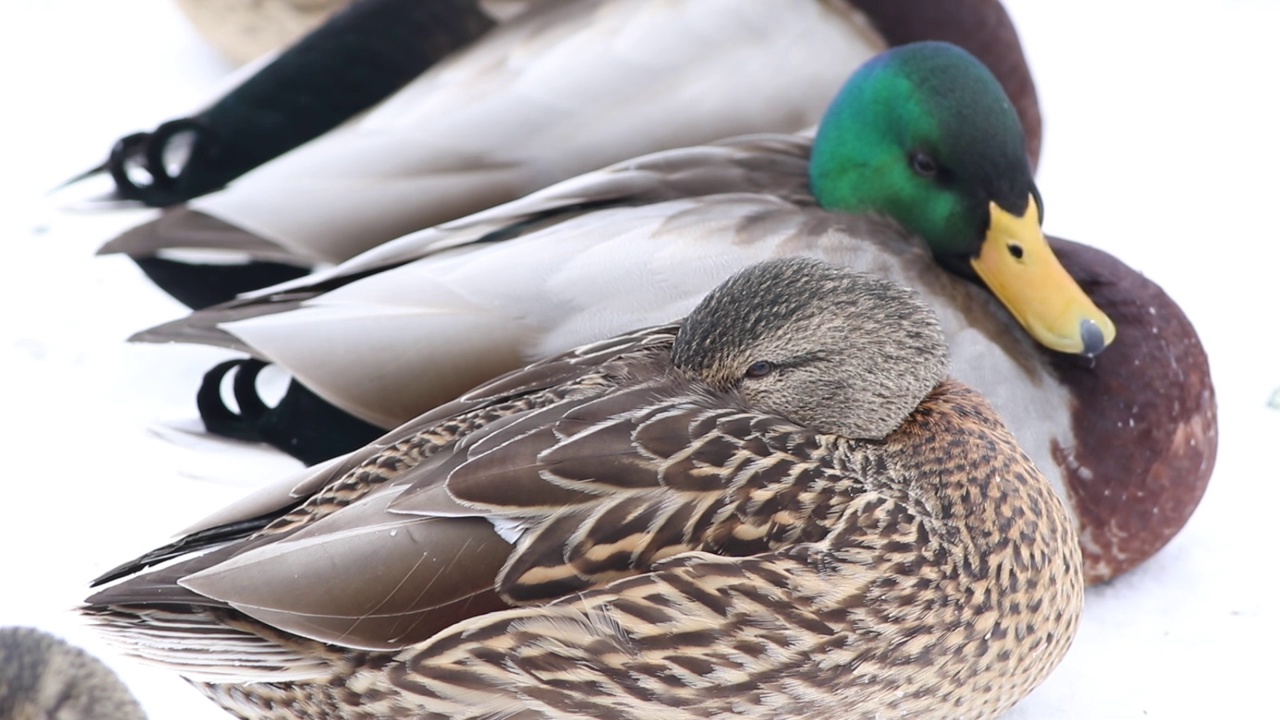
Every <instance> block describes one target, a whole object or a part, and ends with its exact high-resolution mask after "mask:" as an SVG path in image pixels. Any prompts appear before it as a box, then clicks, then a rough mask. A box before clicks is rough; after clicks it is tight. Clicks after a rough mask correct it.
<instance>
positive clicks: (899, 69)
mask: <svg viewBox="0 0 1280 720" xmlns="http://www.w3.org/2000/svg"><path fill="white" fill-rule="evenodd" d="M1026 157H1027V154H1026V152H1025V148H1024V145H1023V141H1022V136H1021V131H1020V128H1019V124H1018V120H1017V118H1016V116H1015V115H1014V113H1013V112H1012V110H1011V107H1010V104H1009V102H1008V100H1007V99H1006V98H1005V96H1004V94H1003V93H1002V92H1001V90H1000V86H999V84H998V83H997V82H996V81H995V80H994V78H993V77H992V76H991V74H990V73H989V72H987V71H986V69H985V68H983V66H982V65H981V64H980V63H978V62H977V61H976V60H974V58H973V57H972V56H970V55H969V54H967V53H965V52H964V51H963V50H960V49H958V48H956V47H954V46H951V45H947V44H943V43H922V44H911V45H907V46H902V47H899V48H895V49H893V50H890V51H888V52H887V53H885V54H883V55H881V56H880V57H878V58H877V59H875V60H874V61H872V62H870V63H867V64H866V65H864V66H862V67H861V68H860V69H859V70H858V71H857V72H856V73H855V74H854V75H853V77H852V78H851V79H850V80H849V83H848V84H847V86H846V87H845V88H844V90H842V91H841V93H840V94H839V95H838V96H837V98H836V100H835V101H834V103H833V104H832V106H831V109H830V111H829V112H828V113H827V115H826V117H825V119H824V121H823V123H822V125H821V127H820V129H819V130H818V132H817V135H816V138H815V139H813V140H812V141H811V140H810V139H808V138H806V137H800V136H794V135H755V136H749V137H744V138H738V139H733V140H728V141H725V142H721V143H718V144H713V145H705V146H698V147H691V148H684V149H678V150H672V151H665V152H660V153H656V154H652V155H648V156H643V157H640V158H637V159H634V160H631V161H628V162H625V163H621V164H618V165H615V166H612V167H610V168H607V169H605V170H602V171H598V172H595V173H590V174H587V175H584V176H581V177H578V178H574V179H571V180H568V181H565V182H563V183H560V184H557V185H555V186H552V187H550V188H547V189H545V190H543V191H540V192H538V193H535V194H533V195H530V196H528V197H525V198H523V199H520V200H517V201H514V202H512V203H508V204H505V205H502V206H498V207H496V208H492V209H490V210H487V211H484V212H481V213H478V214H475V215H472V216H469V217H467V218H463V219H460V220H457V221H454V222H451V223H446V224H444V225H441V226H438V227H435V228H431V229H428V230H425V231H422V232H419V233H415V234H411V235H408V236H406V237H404V238H401V239H399V240H396V241H393V242H391V243H387V244H385V245H383V246H380V247H379V248H376V249H374V250H372V251H369V252H368V253H365V254H364V255H362V256H359V257H357V258H354V259H352V260H351V261H349V262H347V263H344V264H342V265H339V266H337V267H336V268H334V269H332V270H330V271H326V272H321V273H318V274H316V275H315V276H312V277H310V278H308V279H306V280H304V281H297V282H294V283H292V284H287V285H282V286H279V287H277V288H273V289H270V290H264V291H262V292H259V293H256V294H250V295H247V296H245V297H244V298H242V299H240V300H237V301H234V302H231V303H228V304H225V305H222V306H219V307H216V308H211V309H209V310H205V311H201V312H197V313H194V314H192V315H190V316H188V317H187V318H185V319H183V320H179V321H177V322H175V323H172V324H169V325H165V326H161V327H159V328H155V329H152V330H150V331H145V332H143V333H141V334H140V335H139V336H138V338H137V339H140V340H148V341H156V342H166V341H182V342H203V343H209V344H215V345H225V346H228V347H232V348H235V349H238V350H240V351H243V352H246V353H248V354H250V355H251V356H253V358H255V360H250V361H248V362H242V363H239V368H240V370H241V374H240V375H237V377H236V378H235V383H234V384H235V386H236V388H237V395H238V400H239V406H240V409H241V410H242V411H243V414H242V415H240V416H237V415H235V414H234V413H231V412H230V411H229V410H228V409H227V408H226V407H225V405H224V404H223V402H222V400H221V398H220V396H219V394H218V385H219V382H220V381H221V379H222V376H223V375H224V374H226V373H227V372H229V371H230V370H231V369H230V368H228V367H226V366H220V367H219V368H215V369H214V371H211V373H210V375H209V377H208V378H207V381H206V387H205V389H204V390H203V391H202V393H201V405H202V416H203V417H204V419H205V422H206V425H207V427H208V428H209V429H210V430H211V431H213V432H215V433H219V434H226V435H231V436H234V437H240V438H245V439H264V440H269V441H271V442H272V443H273V444H275V445H276V446H277V447H280V448H283V449H285V450H287V451H289V452H291V453H293V454H294V455H295V456H297V457H300V458H302V459H304V460H305V461H307V462H317V461H319V460H322V459H324V458H327V457H332V456H333V455H334V454H337V453H339V452H341V451H345V450H349V449H352V448H354V447H358V446H359V445H360V444H363V443H364V442H367V441H369V440H370V439H372V438H373V437H376V436H377V435H378V434H379V433H381V432H382V431H383V430H384V429H386V428H390V427H394V426H396V425H397V424H400V423H402V422H405V421H407V420H409V419H410V418H413V417H414V416H416V415H418V414H420V413H422V412H424V411H426V410H428V409H430V408H432V407H434V406H436V405H439V404H441V403H443V402H446V401H448V400H449V399H451V398H453V397H455V396H456V395H457V394H458V393H460V392H463V391H464V390H465V389H467V388H468V387H471V386H473V385H475V384H476V383H479V382H482V381H484V380H485V379H488V378H491V377H493V376H496V375H498V374H500V373H502V372H506V371H509V370H511V369H513V368H517V367H520V366H521V365H523V364H524V363H527V362H528V361H530V360H533V359H538V358H545V357H549V356H552V355H555V354H557V353H559V352H563V351H565V350H567V349H569V348H571V347H574V346H576V345H579V344H582V343H586V342H590V341H593V340H599V339H601V338H605V337H609V336H611V335H615V334H618V333H621V332H625V331H627V330H629V329H632V328H636V327H644V326H647V325H652V324H655V323H658V322H665V321H667V320H669V319H670V318H674V317H680V316H682V315H683V314H685V313H687V312H689V310H690V309H692V307H693V306H694V305H695V304H696V303H697V301H698V300H699V299H700V298H701V297H702V296H703V295H704V294H705V293H706V292H708V291H709V290H710V289H711V288H712V287H714V286H715V285H716V284H717V283H719V282H722V281H723V280H724V279H725V278H727V277H728V276H729V275H730V274H732V273H733V272H734V271H735V270H737V269H740V268H742V267H745V266H747V265H750V264H752V263H755V262H759V261H761V260H765V259H768V258H772V257H782V256H793V255H807V256H814V257H820V258H823V259H825V260H827V261H829V262H833V263H836V264H838V265H842V266H846V267H852V268H856V269H859V270H863V271H869V272H873V273H876V274H878V275H881V276H884V277H887V278H891V279H893V280H895V281H897V282H900V283H902V284H905V285H907V286H908V287H912V288H915V289H917V290H919V291H920V292H921V293H922V294H923V295H924V297H925V298H926V299H927V300H928V301H929V302H930V303H931V304H932V305H933V307H934V309H935V310H936V311H937V312H938V314H939V316H940V318H941V322H942V326H943V329H944V331H945V332H946V334H947V338H948V342H949V343H950V344H951V348H952V359H953V367H952V370H953V372H954V373H955V375H956V376H957V377H958V378H959V379H961V380H963V381H965V382H967V383H969V384H971V385H973V386H975V387H977V388H978V389H979V390H980V391H981V392H983V393H984V394H985V395H986V396H987V397H988V398H990V399H991V401H992V403H993V404H994V405H995V407H996V409H997V410H998V411H999V412H1000V414H1001V416H1002V417H1003V418H1004V420H1005V422H1007V423H1008V425H1009V427H1010V428H1011V430H1012V431H1013V433H1014V434H1015V435H1016V436H1017V437H1018V440H1019V442H1020V443H1021V445H1022V446H1023V447H1024V448H1025V449H1026V450H1027V452H1028V453H1029V454H1030V455H1031V457H1032V458H1033V459H1034V460H1035V461H1036V463H1037V464H1038V465H1039V466H1040V468H1041V470H1042V471H1043V472H1045V474H1046V475H1047V476H1048V477H1049V479H1050V481H1051V482H1052V483H1053V485H1054V486H1055V487H1056V488H1057V489H1058V491H1059V493H1060V494H1061V495H1062V497H1064V498H1066V499H1067V500H1068V506H1069V507H1070V508H1071V509H1072V510H1073V512H1074V514H1075V518H1076V522H1077V525H1078V528H1079V531H1080V535H1081V537H1082V539H1083V541H1084V543H1085V545H1084V551H1085V563H1086V573H1087V577H1088V578H1089V580H1091V581H1099V580H1103V579H1106V578H1110V577H1112V576H1114V575H1116V574H1118V573H1120V572H1123V571H1124V570H1126V569H1128V568H1131V567H1133V566H1134V565H1136V564H1138V563H1139V562H1141V561H1142V560H1144V559H1146V558H1147V557H1150V556H1151V555H1152V554H1153V553H1154V552H1155V551H1157V550H1158V549H1160V548H1161V547H1162V546H1163V545H1164V544H1165V543H1166V542H1168V540H1169V539H1170V538H1172V537H1173V535H1174V534H1175V533H1176V532H1177V531H1178V530H1179V529H1181V527H1182V526H1183V524H1184V523H1185V522H1186V520H1187V519H1188V517H1189V516H1190V514H1191V512H1192V510H1194V509H1195V507H1196V504H1197V503H1198V502H1199V499H1200V497H1201V495H1202V494H1203V491H1204V488H1205V485H1206V483H1207V482H1208V479H1209V476H1210V473H1211V471H1212V468H1213V461H1214V457H1215V453H1216V448H1217V421H1216V406H1215V400H1214V394H1213V387H1212V383H1211V382H1210V378H1209V371H1208V364H1207V360H1206V357H1205V354H1204V351H1203V349H1202V348H1201V346H1200V343H1199V340H1198V338H1197V336H1196V333H1195V331H1194V329H1193V328H1192V327H1191V325H1190V323H1189V322H1188V320H1187V318H1186V317H1185V316H1184V315H1183V314H1182V312H1181V311H1180V310H1179V308H1178V306H1177V304H1176V303H1174V302H1173V300H1172V299H1170V298H1169V297H1168V296H1167V295H1165V294H1164V292H1163V291H1162V290H1161V289H1160V288H1159V287H1158V286H1157V285H1156V284H1155V283H1153V282H1151V281H1150V280H1148V279H1147V278H1145V277H1143V276H1142V275H1141V274H1140V273H1138V272H1136V271H1134V270H1133V269H1131V268H1129V267H1127V266H1125V265H1124V264H1123V263H1121V262H1120V261H1118V260H1116V259H1115V258H1113V257H1111V256H1109V255H1107V254H1106V253H1103V252H1101V251H1098V250H1095V249H1092V248H1089V247H1086V246H1083V245H1078V244H1075V243H1070V242H1067V241H1060V240H1053V241H1052V242H1051V243H1046V241H1045V239H1044V237H1043V236H1042V235H1041V232H1040V226H1039V218H1040V217H1041V216H1042V203H1041V199H1040V196H1039V193H1038V192H1037V190H1036V188H1035V184H1034V182H1033V181H1032V178H1031V171H1030V168H1029V166H1028V162H1027V160H1026ZM1055 255H1056V258H1055ZM1059 260H1060V261H1061V264H1060V263H1059ZM1064 267H1065V270H1064ZM1081 286H1083V288H1084V290H1085V291H1087V292H1082V290H1081ZM1108 343H1110V345H1109V346H1107V344H1108ZM1104 346H1107V347H1106V350H1105V352H1103V347H1104ZM260 361H267V362H273V363H276V364H278V365H279V366H281V367H283V368H284V369H286V370H287V371H288V372H289V373H292V375H293V377H294V379H295V382H294V383H293V385H292V386H291V388H290V390H289V392H288V393H287V394H286V395H285V398H284V400H283V401H282V402H281V403H280V405H278V406H276V407H274V408H269V407H267V406H266V405H265V404H263V403H262V402H261V400H260V398H258V396H257V394H256V390H255V387H254V382H253V381H254V374H255V372H256V369H257V368H258V367H260V364H259V363H260ZM236 364H237V362H236V361H233V362H232V363H231V365H236ZM329 404H332V405H333V406H336V407H337V408H340V409H341V411H343V412H342V413H339V414H338V417H337V419H335V418H334V414H333V413H326V412H325V408H326V407H329Z"/></svg>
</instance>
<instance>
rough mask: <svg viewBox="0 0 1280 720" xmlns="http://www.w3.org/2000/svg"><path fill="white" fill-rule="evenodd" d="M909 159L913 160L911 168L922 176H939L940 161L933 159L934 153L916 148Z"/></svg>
mask: <svg viewBox="0 0 1280 720" xmlns="http://www.w3.org/2000/svg"><path fill="white" fill-rule="evenodd" d="M908 160H909V161H910V162H911V170H912V171H913V172H914V173H915V174H917V175H919V176H920V177H926V178H931V177H935V176H937V174H938V163H937V161H935V160H934V159H933V156H932V155H930V154H928V153H925V152H920V151H919V150H915V151H913V152H912V153H911V155H910V156H909V157H908Z"/></svg>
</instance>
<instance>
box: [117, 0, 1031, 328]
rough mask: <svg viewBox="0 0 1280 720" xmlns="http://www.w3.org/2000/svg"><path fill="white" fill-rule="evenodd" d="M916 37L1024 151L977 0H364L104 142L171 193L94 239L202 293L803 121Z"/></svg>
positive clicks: (1022, 80)
mask: <svg viewBox="0 0 1280 720" xmlns="http://www.w3.org/2000/svg"><path fill="white" fill-rule="evenodd" d="M423 38H427V39H428V40H424V39H423ZM917 40H947V41H951V42H955V43H957V44H959V45H961V46H962V47H965V48H967V49H969V50H970V51H972V52H974V53H975V54H976V55H977V56H978V57H979V58H981V59H982V60H983V61H984V62H986V63H987V64H988V66H990V67H991V68H993V69H994V71H995V72H996V75H997V77H999V78H1000V79H1001V82H1003V83H1004V86H1005V88H1006V89H1007V90H1008V92H1009V94H1010V96H1011V97H1012V98H1014V102H1015V106H1016V108H1017V109H1018V112H1019V113H1020V116H1021V119H1022V122H1023V124H1024V126H1025V127H1026V128H1027V130H1028V132H1029V135H1030V137H1031V139H1032V143H1031V146H1030V147H1029V152H1030V153H1031V155H1032V156H1033V158H1034V157H1035V155H1036V153H1037V152H1038V145H1039V134H1040V118H1039V114H1038V106H1037V104H1036V96H1035V90H1034V87H1033V85H1032V82H1031V78H1030V74H1029V72H1028V69H1027V66H1026V63H1025V59H1024V58H1023V55H1022V50H1021V46H1020V45H1019V43H1018V39H1017V36H1016V33H1015V31H1014V28H1013V25H1012V23H1011V22H1010V20H1009V18H1008V15H1007V14H1006V13H1005V11H1004V9H1003V7H1002V6H1001V5H1000V3H999V2H998V1H997V0H960V1H959V2H949V3H937V2H935V1H934V0H835V1H833V0H756V1H755V2H750V3H742V2H737V0H696V1H694V0H679V1H677V2H665V1H664V2H657V1H655V0H607V1H605V0H564V1H563V2H546V1H545V0H544V1H542V2H534V1H526V2H510V1H508V2H504V3H491V2H490V3H479V2H476V0H433V1H432V2H425V3H424V2H422V1H421V0H364V1H363V2H361V3H357V4H355V5H354V6H352V7H351V8H350V10H349V11H347V12H343V13H339V14H338V15H336V16H334V18H333V19H332V20H331V21H330V22H329V23H326V24H325V25H324V26H322V27H321V28H320V29H319V30H317V31H316V32H315V33H313V34H311V35H309V36H307V37H306V38H305V39H304V40H303V41H302V42H300V43H299V44H298V45H296V46H295V47H293V48H290V49H289V50H288V51H287V52H286V53H284V54H283V55H281V56H280V57H279V58H278V59H277V60H276V61H275V62H272V63H270V64H268V65H266V66H265V67H263V68H262V69H261V70H260V71H258V72H257V73H255V74H253V75H252V76H251V78H250V79H249V80H247V81H246V82H245V83H244V84H242V85H241V86H240V87H239V88H238V89H236V90H235V91H233V92H231V93H230V94H228V95H226V96H225V97H223V98H222V99H221V100H220V101H219V102H216V103H214V104H213V105H211V106H210V107H209V108H208V109H206V110H205V111H203V112H201V113H199V114H197V115H195V116H193V117H191V118H183V119H178V120H174V121H171V122H168V123H165V124H164V125H162V126H161V127H160V128H158V129H157V130H156V131H155V132H153V133H139V134H135V135H132V136H130V137H128V138H125V139H124V140H122V141H120V142H119V143H117V145H116V148H115V149H114V150H113V152H112V158H111V159H110V160H109V161H108V162H107V163H106V164H105V165H104V166H103V169H104V170H108V171H109V172H110V174H111V175H112V177H113V178H114V179H115V185H116V190H115V192H114V193H113V195H114V197H116V198H123V199H127V200H134V201H140V202H144V203H147V204H150V205H157V206H172V207H170V209H169V210H167V211H166V212H165V213H164V214H163V215H162V216H161V217H160V218H159V219H156V220H154V221H151V222H148V223H146V224H143V225H141V226H139V227H137V228H135V229H133V230H132V231H130V232H127V233H125V234H124V235H123V236H121V237H119V238H117V239H115V240H113V241H112V242H110V243H108V244H107V245H106V246H105V247H104V248H103V249H102V252H105V253H113V252H120V253H126V254H128V255H129V256H131V257H133V258H135V259H137V260H138V261H139V263H140V264H141V265H142V266H143V268H144V269H145V270H146V271H147V272H148V273H149V274H150V275H151V277H152V278H153V279H154V280H155V281H157V282H158V283H159V284H160V285H161V287H163V288H164V289H165V290H166V291H167V292H169V293H171V294H173V295H174V296H175V297H177V298H178V299H180V300H181V301H183V302H184V303H187V304H188V305H190V306H192V307H202V306H205V305H209V304H212V303H214V302H218V301H222V300H227V299H230V298H231V297H233V296H234V295H235V294H236V293H238V292H241V291H244V290H249V289H257V288H261V287H264V286H266V285H269V284H271V283H273V282H278V281H281V280H284V279H288V278H293V277H297V276H301V275H303V274H304V273H305V272H307V271H308V270H309V269H310V268H312V267H315V266H317V265H325V264H331V263H336V262H341V261H344V260H346V259H348V258H350V257H352V256H354V255H356V254H358V253H359V252H361V251H363V250H366V249H368V248H370V247H373V246H375V245H377V244H380V243H382V242H384V241H387V240H391V239H394V238H396V237H399V236H401V235H403V234H406V233H409V232H412V231H415V230H419V229H422V228H426V227H431V226H433V225H436V224H439V223H442V222H445V221H448V220H452V219H455V218H458V217H462V216H464V215H467V214H469V213H472V212H476V211H479V210H483V209H485V208H488V207H491V206H493V205H496V204H499V203H502V202H505V201H508V200H512V199H515V198H518V197H521V196H523V195H525V194H527V193H530V192H532V191H534V190H538V189H540V188H543V187H545V186H547V185H549V184H551V183H553V182H556V181H559V180H563V179H565V178H569V177H572V176H574V175H577V174H579V173H583V172H587V171H591V170H595V169H598V168H600V167H603V166H605V165H607V164H609V163H612V162H617V161H621V160H625V159H627V158H630V157H634V156H637V155H641V154H644V153H647V152H652V151H655V150H660V149H667V148H674V147H682V146H687V145H695V144H699V143H704V142H711V141H715V140H719V139H721V138H724V137H729V136H732V135H737V134H741V133H749V132H761V131H769V132H795V131H800V130H803V129H806V128H809V127H811V126H812V125H813V124H814V123H816V122H817V120H818V119H819V117H820V116H821V114H822V111H823V108H824V107H825V106H826V104H827V103H828V102H829V100H830V98H831V96H832V94H834V93H835V91H836V90H837V89H838V88H839V86H840V84H841V82H843V80H844V79H845V78H846V77H847V75H848V72H849V69H850V68H853V67H856V66H857V65H858V64H859V63H861V62H863V61H864V60H866V59H867V58H869V57H871V56H872V55H874V54H876V53H877V52H879V51H881V50H883V49H884V48H885V47H886V46H891V45H898V44H904V43H907V42H912V41H917ZM437 61H438V62H437ZM371 106H372V107H371ZM370 107H371V109H368V110H367V112H363V114H360V115H358V116H357V117H355V118H354V119H351V120H350V121H349V122H345V123H344V121H347V120H348V118H350V117H351V116H352V115H355V114H357V113H360V112H361V111H363V110H365V109H366V108H370ZM335 125H336V126H338V127H336V128H335V127H334V126H335ZM317 136H319V137H317ZM312 138H315V139H314V140H313V141H312V142H306V141H308V140H312ZM304 142H306V144H305V145H303V146H301V147H297V149H296V150H294V151H292V152H288V153H287V154H284V155H281V153H285V152H286V151H287V150H289V149H290V148H293V147H295V146H297V145H299V144H301V143H304ZM278 155H281V156H280V157H278V158H277V157H276V156H278ZM272 158H276V159H274V160H272ZM268 161H270V162H268ZM262 163H266V164H262ZM260 164H262V165H261V167H259V168H258V169H257V170H254V171H253V172H250V173H248V174H247V175H244V176H243V177H239V176H240V175H241V174H242V173H245V172H246V171H248V170H250V169H252V168H254V167H256V166H258V165H260ZM228 183H229V184H228ZM224 186H225V187H224ZM219 188H221V189H219ZM211 191H214V192H211ZM206 193H209V194H207V195H206ZM202 195H203V197H198V196H202ZM193 198H195V199H193ZM246 261H251V262H249V264H248V265H245V264H244V263H245V262H246ZM686 309H687V308H686Z"/></svg>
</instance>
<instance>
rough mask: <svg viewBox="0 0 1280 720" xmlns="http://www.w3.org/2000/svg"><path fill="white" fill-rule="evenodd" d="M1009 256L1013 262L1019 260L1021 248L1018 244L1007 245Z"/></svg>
mask: <svg viewBox="0 0 1280 720" xmlns="http://www.w3.org/2000/svg"><path fill="white" fill-rule="evenodd" d="M1009 254H1010V255H1012V256H1013V259H1014V260H1021V259H1022V246H1021V245H1019V244H1018V243H1009Z"/></svg>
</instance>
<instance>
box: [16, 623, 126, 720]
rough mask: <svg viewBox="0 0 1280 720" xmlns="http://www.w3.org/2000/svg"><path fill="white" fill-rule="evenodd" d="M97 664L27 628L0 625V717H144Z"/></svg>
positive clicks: (49, 719)
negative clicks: (1, 626) (0, 626)
mask: <svg viewBox="0 0 1280 720" xmlns="http://www.w3.org/2000/svg"><path fill="white" fill-rule="evenodd" d="M145 717H146V716H145V714H144V713H143V712H142V707H141V706H140V705H138V701H137V700H136V699H134V697H133V694H132V693H130V692H129V690H128V688H126V687H125V686H124V684H123V683H122V682H120V678H118V677H116V674H115V673H114V672H112V671H111V669H110V668H108V667H107V666H106V665H104V664H103V662H102V661H101V660H99V659H97V658H95V657H93V656H92V655H90V654H89V653H87V652H85V651H84V650H82V649H80V648H78V647H75V646H74V645H71V644H69V643H67V642H66V641H65V640H62V639H60V638H58V637H55V636H54V635H51V634H49V633H47V632H45V631H43V630H39V629H37V628H33V627H4V628H0V718H4V719H5V720H55V719H56V720H144V718H145Z"/></svg>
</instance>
